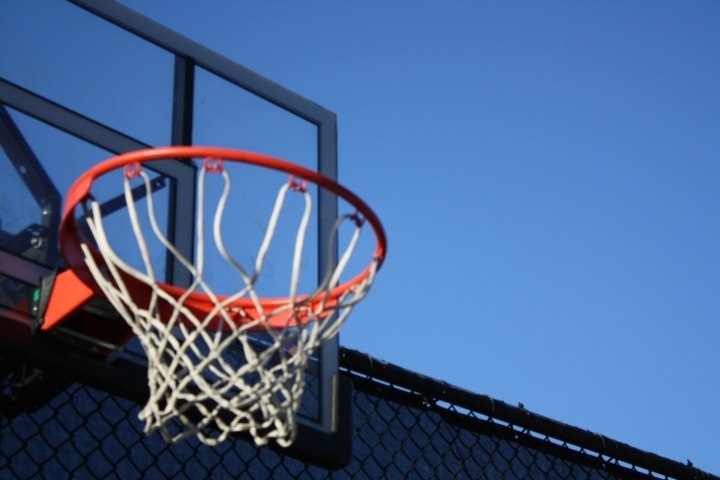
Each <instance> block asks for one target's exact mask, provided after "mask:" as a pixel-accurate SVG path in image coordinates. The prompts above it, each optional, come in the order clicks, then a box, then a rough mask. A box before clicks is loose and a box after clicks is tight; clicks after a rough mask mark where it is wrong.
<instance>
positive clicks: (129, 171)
mask: <svg viewBox="0 0 720 480" xmlns="http://www.w3.org/2000/svg"><path fill="white" fill-rule="evenodd" d="M140 170H142V166H141V165H140V163H139V162H135V163H131V164H129V165H125V177H126V178H127V179H128V180H132V179H133V178H135V177H137V176H138V175H140Z"/></svg>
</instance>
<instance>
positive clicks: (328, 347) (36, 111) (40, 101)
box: [0, 0, 351, 466]
mask: <svg viewBox="0 0 720 480" xmlns="http://www.w3.org/2000/svg"><path fill="white" fill-rule="evenodd" d="M70 3H71V4H74V5H75V6H77V7H79V8H82V9H83V10H85V11H87V12H89V13H91V14H93V15H95V16H97V17H99V18H101V19H103V20H105V21H107V22H110V23H111V24H114V25H116V26H118V27H120V28H122V29H124V30H126V31H128V32H130V33H132V34H134V35H136V36H138V37H141V38H143V39H144V40H146V41H148V42H150V43H151V44H154V45H155V46H158V47H160V48H162V49H164V50H165V51H167V52H170V53H171V54H172V55H173V56H174V72H173V92H172V118H171V119H170V122H171V138H170V139H169V143H170V144H173V145H190V144H192V143H193V126H194V125H193V115H194V112H193V105H194V102H195V72H196V71H197V69H198V68H202V69H204V70H206V71H208V72H210V73H212V74H214V75H217V76H218V77H220V78H222V79H224V80H226V81H228V82H230V83H231V84H233V85H237V86H238V87H240V88H241V89H243V90H245V91H247V92H250V93H252V94H253V95H256V96H258V97H260V98H262V99H264V100H266V101H268V102H270V103H272V104H274V105H276V106H278V107H280V108H282V109H283V110H285V111H287V112H289V113H291V114H292V115H295V116H297V117H299V118H301V119H303V120H305V121H307V122H309V123H311V124H313V125H314V126H315V127H316V129H317V171H319V172H320V173H322V174H323V175H325V176H327V177H329V178H331V179H335V180H336V179H337V119H336V115H335V114H334V113H333V112H331V111H329V110H327V109H325V108H324V107H321V106H320V105H318V104H316V103H314V102H312V101H310V100H308V99H306V98H304V97H302V96H300V95H298V94H296V93H294V92H292V91H290V90H288V89H287V88H285V87H283V86H281V85H279V84H277V83H275V82H273V81H271V80H269V79H267V78H265V77H263V76H261V75H259V74H257V73H255V72H253V71H251V70H249V69H247V68H246V67H243V66H242V65H239V64H237V63H236V62H234V61H232V60H230V59H228V58H226V57H223V56H222V55H219V54H218V53H216V52H213V51H212V50H210V49H208V48H206V47H204V46H202V45H200V44H198V43H196V42H194V41H192V40H190V39H188V38H186V37H184V36H182V35H180V34H178V33H176V32H174V31H172V30H170V29H168V28H166V27H164V26H162V25H160V24H159V23H157V22H155V21H153V20H151V19H149V18H147V17H144V16H143V15H140V14H138V13H137V12H135V11H133V10H131V9H130V8H128V7H125V6H123V5H121V4H120V3H117V2H114V1H110V0H99V1H98V0H70ZM0 107H9V108H12V109H14V110H17V111H18V112H21V113H23V114H26V115H28V116H30V117H32V118H34V119H37V120H39V121H41V122H43V123H45V124H47V125H49V126H52V127H54V128H57V129H59V130H62V131H64V132H66V133H68V134H70V135H72V136H74V137H77V138H78V139H81V140H83V141H85V142H88V143H89V144H92V145H95V146H98V147H101V148H103V149H105V150H108V151H109V152H112V153H115V154H121V153H125V152H128V151H132V150H137V149H141V148H146V147H148V146H152V145H148V144H146V143H144V142H142V141H139V140H137V139H135V138H132V137H130V136H128V135H126V134H123V133H121V132H119V131H117V130H115V129H113V128H111V127H108V126H106V125H104V124H103V123H100V122H97V121H95V120H93V119H91V118H89V117H87V116H85V115H82V114H80V113H77V112H76V111H74V110H72V109H69V108H67V107H65V106H63V105H61V104H59V103H57V102H54V101H52V100H49V99H48V98H45V97H43V96H42V95H39V94H37V93H35V92H32V91H30V90H27V89H25V88H23V87H22V86H20V85H17V84H15V83H13V82H10V81H8V80H5V79H3V78H1V77H0ZM157 171H158V172H159V173H161V174H163V175H165V176H167V177H169V178H171V179H173V180H174V181H173V182H171V183H170V188H171V192H170V195H171V196H172V198H173V200H174V201H173V203H172V204H171V211H170V212H169V218H168V233H169V235H171V236H172V237H173V238H171V240H172V241H173V242H174V244H175V245H176V246H177V247H178V249H179V250H180V251H181V252H184V253H185V254H186V255H188V257H189V258H190V257H192V252H193V244H192V238H193V231H192V229H193V223H194V222H193V221H192V218H188V212H194V205H195V193H194V187H193V186H191V185H194V182H195V168H194V167H193V166H192V164H190V163H188V162H181V161H176V162H162V164H159V165H157ZM178 192H182V194H179V193H178ZM64 193H65V192H60V194H64ZM318 197H319V198H318V204H319V205H318V217H317V218H318V236H317V238H318V243H319V245H318V251H319V252H328V250H330V249H334V251H333V252H331V255H332V256H330V257H329V256H328V255H327V254H325V253H323V254H319V255H318V257H317V261H318V267H317V268H318V270H317V271H318V272H324V271H325V270H326V264H327V262H328V261H331V262H335V261H337V247H331V243H330V238H331V237H330V235H329V233H330V231H331V230H332V225H333V223H334V221H335V218H336V217H337V215H338V208H337V198H336V197H335V195H334V194H332V193H331V192H327V191H324V190H320V191H319V192H318ZM58 214H59V212H58ZM190 217H191V216H190ZM0 255H1V256H2V262H0V274H3V275H8V276H11V277H14V278H24V279H25V280H30V281H32V280H34V281H35V282H37V284H39V281H40V279H39V278H37V274H38V273H41V272H42V273H43V274H44V275H47V274H48V273H50V272H49V271H47V270H49V269H47V267H45V266H43V265H39V264H37V265H36V264H34V263H33V262H31V261H30V260H28V259H26V258H23V257H21V256H19V255H16V254H14V253H12V252H9V251H5V250H2V251H0ZM333 257H334V258H333ZM28 266H32V267H33V268H32V269H29V268H28ZM30 272H32V273H30ZM166 278H167V279H168V280H169V281H171V282H172V283H174V284H176V285H179V286H187V285H189V283H190V281H191V279H190V278H189V275H188V272H187V271H186V270H184V269H182V268H178V266H177V265H175V264H173V262H172V261H169V262H168V264H167V265H166ZM3 316H4V317H6V318H9V316H10V314H9V313H7V312H6V314H5V315H3ZM14 321H16V322H18V321H19V322H20V323H22V319H20V318H18V316H17V315H16V316H15V319H14ZM21 330H22V331H23V333H22V334H21V335H20V336H19V337H15V339H14V340H22V341H20V342H19V343H18V342H9V341H6V339H5V340H2V341H0V344H2V346H3V348H11V349H13V350H14V351H17V352H22V354H23V355H24V356H26V357H27V358H28V359H30V361H32V362H34V363H37V364H38V366H41V368H42V366H45V367H47V366H48V365H47V362H45V360H47V358H48V353H47V352H53V351H57V352H58V353H59V354H60V352H62V348H63V345H67V342H66V341H64V340H63V339H62V337H63V336H64V335H65V334H64V333H62V332H59V333H58V332H56V333H52V334H49V335H44V334H43V335H36V334H32V333H31V332H25V330H24V329H21ZM52 345H55V346H52ZM40 346H41V347H40ZM41 351H42V353H41ZM338 352H339V342H338V339H337V338H335V339H333V340H331V341H329V342H326V343H325V344H324V345H323V346H322V347H321V350H320V352H319V356H320V358H321V359H322V361H321V362H320V367H321V375H320V377H321V379H322V382H323V385H322V386H321V392H322V398H321V399H320V402H322V405H323V408H321V410H320V412H321V418H320V419H319V421H318V423H314V422H308V421H301V422H300V427H299V432H298V439H297V441H296V442H295V444H294V445H293V447H291V448H290V449H288V450H287V451H288V453H291V454H296V455H298V456H301V457H302V458H304V459H312V458H315V461H317V462H322V463H325V464H326V465H335V466H341V465H343V464H344V463H346V462H347V461H349V459H350V452H351V436H350V428H349V423H350V396H351V393H350V392H349V391H348V386H347V385H346V383H345V382H341V381H340V376H339V375H338V368H339V365H338V362H339V359H338ZM65 353H66V354H67V353H69V352H65ZM51 355H52V354H51ZM73 355H80V356H83V354H82V353H78V352H76V353H73ZM43 359H45V360H43ZM85 360H86V361H92V362H94V364H97V368H96V369H95V370H97V371H98V372H105V373H99V375H100V376H103V375H105V374H107V373H108V372H107V371H106V370H107V369H110V370H109V371H110V372H112V371H113V369H116V370H117V371H116V372H115V373H120V369H126V366H122V367H113V366H112V365H105V366H102V365H101V364H102V361H101V360H100V359H88V358H85ZM49 363H50V364H52V363H53V362H49ZM40 364H42V365H40ZM55 368H57V369H59V370H63V371H62V372H59V373H62V374H64V375H67V374H70V375H74V373H77V372H73V370H72V368H71V365H66V366H65V367H62V366H57V367H55ZM91 370H92V369H91ZM91 376H92V375H91ZM85 377H87V376H80V377H78V378H85ZM122 377H125V375H122ZM97 381H98V382H100V383H101V384H103V385H105V388H111V389H112V388H113V387H112V382H110V387H108V384H107V381H103V380H101V379H100V378H99V377H98V379H97ZM121 383H124V382H121ZM118 388H119V390H118V392H120V393H119V394H122V389H123V388H127V387H125V386H123V385H119V386H118Z"/></svg>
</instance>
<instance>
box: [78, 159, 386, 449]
mask: <svg viewBox="0 0 720 480" xmlns="http://www.w3.org/2000/svg"><path fill="white" fill-rule="evenodd" d="M208 173H210V174H220V175H221V176H222V178H223V179H224V184H223V191H222V195H221V196H220V198H219V200H218V202H217V208H216V213H215V217H214V219H213V226H212V237H213V239H214V243H215V245H214V246H215V248H216V249H217V252H218V253H219V255H220V256H221V257H222V258H223V259H224V260H225V261H226V262H227V264H228V265H230V266H231V267H232V270H233V271H234V272H236V273H237V279H236V280H230V279H228V280H226V281H225V282H224V283H225V284H226V285H227V284H230V283H232V282H235V283H236V284H237V285H239V287H238V289H237V290H236V291H235V292H234V293H232V294H230V295H228V296H220V295H218V294H216V293H215V292H213V290H212V288H210V285H209V284H208V282H207V279H206V278H205V274H206V272H205V254H206V248H207V247H206V245H205V242H204V237H205V229H206V225H205V224H206V221H205V218H204V215H203V212H204V210H205V202H206V199H205V196H206V195H205V183H206V176H207V174H208ZM131 177H137V178H139V179H140V181H142V182H143V183H144V186H145V203H146V206H147V219H148V220H149V223H150V227H151V228H150V230H151V231H152V233H151V235H154V236H155V237H156V239H157V241H159V242H160V244H162V245H163V246H164V248H165V249H167V251H168V254H169V255H172V257H174V258H175V259H176V260H177V261H178V262H180V263H181V264H182V265H183V266H184V267H185V268H186V269H187V270H188V271H189V272H190V273H191V275H192V283H191V285H190V286H189V287H188V288H187V290H186V291H185V292H184V293H182V294H180V295H177V294H172V292H169V291H168V289H167V288H163V287H164V285H163V284H161V283H160V282H159V281H158V277H157V274H156V272H155V269H154V268H153V263H152V260H153V259H152V258H151V255H150V253H149V249H148V246H147V245H148V241H147V239H146V235H149V234H150V233H149V232H145V231H143V228H142V226H141V222H140V220H139V215H138V211H137V208H136V202H135V199H134V198H133V193H132V189H131V186H130V184H131V181H132V178H131ZM230 187H231V182H230V176H229V175H228V173H227V172H226V171H224V169H223V168H222V163H221V162H219V163H217V161H213V162H207V161H206V163H205V166H204V167H203V168H202V169H201V170H200V172H199V175H198V206H197V219H196V241H197V246H196V258H195V260H194V261H191V260H190V259H188V258H186V257H185V256H183V255H182V254H181V253H180V252H179V251H178V250H177V249H176V248H175V246H174V245H173V244H172V243H171V242H170V241H169V240H168V238H167V237H166V236H165V235H164V234H163V232H162V229H161V228H160V227H159V226H158V222H157V219H156V214H155V205H154V203H153V199H152V186H151V181H150V178H149V176H148V175H147V174H146V173H145V172H144V171H142V169H141V168H139V166H134V167H133V168H132V169H129V170H127V171H126V177H125V182H124V191H125V199H126V202H127V207H128V208H127V212H128V217H129V221H130V224H131V226H132V231H133V233H134V235H135V238H136V239H137V242H138V247H139V251H140V256H141V257H142V264H143V268H142V269H139V268H136V267H133V266H131V265H129V264H128V263H126V262H125V261H123V260H122V259H121V258H119V256H118V255H117V254H116V252H115V251H114V250H113V248H112V247H111V245H110V241H109V239H108V234H107V232H106V230H105V228H104V227H103V218H102V215H101V212H100V205H99V204H98V203H97V202H96V201H95V200H94V199H92V198H89V199H88V200H87V201H86V202H85V206H84V208H85V212H86V213H85V220H86V221H87V225H88V229H89V231H90V232H91V234H92V237H93V239H94V242H95V244H96V248H97V250H98V251H99V252H100V256H99V257H98V255H97V253H96V252H95V253H94V252H93V250H94V248H92V247H90V246H89V245H87V244H82V245H81V247H82V249H83V252H84V254H85V260H86V263H87V265H88V268H89V270H90V271H91V273H92V275H93V276H94V278H95V280H96V281H97V283H98V285H99V287H100V288H101V290H102V292H103V293H104V294H105V296H106V297H107V298H108V300H109V301H110V302H111V303H112V305H113V306H114V307H115V308H116V309H117V310H118V312H120V314H121V315H122V316H123V318H124V319H125V320H126V321H127V323H128V324H129V325H130V327H131V328H132V330H133V332H134V334H135V335H137V337H138V338H139V339H140V342H141V344H142V347H143V349H144V350H145V353H146V354H147V359H148V383H149V387H150V397H149V399H148V402H147V405H146V406H145V408H144V409H143V410H142V412H141V413H140V418H141V419H143V420H144V421H145V431H146V432H148V433H149V432H152V431H155V430H158V431H160V433H161V434H162V436H163V437H164V438H165V440H167V441H168V442H176V441H178V440H181V439H183V438H186V437H188V436H191V435H196V436H197V437H198V438H199V439H200V440H201V441H202V442H203V443H206V444H209V445H215V444H217V443H219V442H221V441H223V440H224V439H225V438H226V437H227V435H229V434H231V433H238V432H248V433H250V435H252V437H253V438H254V440H255V443H256V444H258V445H263V444H266V443H267V442H268V441H270V440H274V441H276V442H277V443H278V444H279V445H281V446H288V445H290V444H291V443H292V441H293V438H294V434H295V431H296V414H297V411H298V408H299V407H300V401H301V397H302V394H303V391H304V388H305V383H304V374H305V368H306V366H307V364H308V360H309V359H310V357H311V355H312V354H313V352H314V351H315V349H316V348H317V347H318V346H319V345H320V344H321V343H323V342H324V341H326V340H328V339H330V338H332V337H333V336H334V335H336V334H337V332H338V330H339V329H340V327H341V326H342V324H343V322H344V321H345V319H346V318H347V317H348V315H349V314H350V312H351V310H352V308H353V306H354V305H355V304H357V302H358V301H360V300H361V299H362V298H363V297H364V296H365V295H366V293H367V291H368V290H369V288H370V285H371V284H372V281H373V278H374V274H375V270H376V268H377V261H376V260H373V262H372V263H371V266H370V274H369V275H368V276H367V278H365V279H364V281H362V282H361V283H359V284H358V285H356V286H355V287H354V288H352V289H350V290H349V291H348V292H345V294H344V295H343V296H341V297H340V298H337V299H335V298H332V297H331V291H332V289H333V288H334V287H336V286H337V284H338V282H339V281H340V277H341V275H342V273H343V270H344V269H345V267H346V265H347V264H348V260H349V258H350V256H351V255H352V253H353V251H354V249H355V247H356V245H357V243H358V238H359V235H360V232H361V229H362V222H361V221H359V220H358V217H357V215H346V216H343V217H341V218H339V219H338V221H337V222H336V223H335V225H334V227H333V232H332V236H333V238H335V237H336V236H337V232H338V229H339V228H340V225H341V224H344V223H346V222H350V223H351V224H352V227H351V228H352V229H353V232H352V234H351V235H350V240H349V241H348V244H347V246H346V247H345V248H344V250H343V252H342V254H341V256H340V260H339V261H338V262H337V264H335V265H330V266H329V268H328V271H327V272H324V273H325V274H324V279H323V281H322V282H321V285H320V286H319V287H318V288H317V289H316V290H315V291H314V292H313V293H312V294H310V295H299V293H298V284H299V278H300V269H301V265H302V252H303V245H304V242H305V237H306V233H307V227H308V224H309V220H310V216H311V212H312V197H311V195H310V194H309V193H308V192H307V191H306V189H305V188H304V186H302V185H301V184H299V183H297V182H296V181H295V180H294V179H292V178H291V180H290V181H289V182H287V183H285V184H284V185H283V186H282V187H281V188H280V189H279V191H278V194H277V197H276V200H275V204H274V207H273V210H272V213H271V215H270V219H269V221H268V225H267V228H266V231H265V235H264V238H263V240H262V242H261V245H260V248H259V250H258V253H257V256H256V257H255V261H254V265H253V268H252V269H251V270H250V269H246V268H244V267H243V266H241V264H240V262H239V261H237V260H236V259H235V258H234V257H233V256H231V255H230V254H229V253H228V249H227V248H226V246H225V243H224V240H223V236H222V232H221V223H222V219H223V215H224V213H225V210H226V205H227V200H228V196H229V192H230ZM288 194H300V195H302V196H303V198H304V202H305V207H304V210H303V212H302V215H301V218H300V222H299V226H298V230H297V235H296V238H295V241H294V253H293V258H292V269H291V274H290V285H289V291H288V293H287V298H286V301H284V302H282V303H273V304H272V307H268V306H267V305H268V304H266V303H263V301H262V299H261V298H260V297H259V295H258V293H257V292H256V285H257V282H258V279H259V278H260V277H261V275H262V272H263V266H264V262H265V259H266V257H267V253H268V251H269V249H270V248H271V244H272V240H273V237H274V235H275V232H276V229H277V225H278V221H279V219H280V213H281V211H282V209H283V206H284V204H285V201H286V197H287V196H288ZM328 263H331V262H328ZM138 285H140V286H141V287H142V288H138ZM198 293H202V294H204V295H205V296H206V297H207V299H208V302H209V304H210V305H211V308H209V309H206V310H203V311H200V310H199V309H198V308H196V302H197V294H198ZM239 300H243V301H244V302H245V303H243V304H242V305H240V306H239V302H238V301H239ZM271 323H273V324H274V325H273V327H272V328H271V325H270V324H271ZM278 324H280V325H278ZM258 332H260V333H258ZM259 338H262V341H260V340H258V339H259Z"/></svg>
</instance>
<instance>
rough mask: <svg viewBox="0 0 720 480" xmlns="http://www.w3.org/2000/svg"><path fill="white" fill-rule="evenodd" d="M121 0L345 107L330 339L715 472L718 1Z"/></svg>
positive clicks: (719, 394) (334, 106)
mask: <svg viewBox="0 0 720 480" xmlns="http://www.w3.org/2000/svg"><path fill="white" fill-rule="evenodd" d="M123 3H125V4H127V5H129V6H131V7H133V8H135V9H137V10H138V11H140V12H141V13H143V14H145V15H147V16H149V17H151V18H153V19H155V20H157V21H159V22H160V23H163V24H165V25H167V26H169V27H171V28H172V29H174V30H177V31H179V32H181V33H183V34H185V35H186V36H188V37H190V38H192V39H194V40H196V41H198V42H200V43H202V44H204V45H206V46H208V47H210V48H212V49H214V50H216V51H218V52H220V53H221V54H223V55H225V56H227V57H230V58H231V59H233V60H235V61H237V62H239V63H241V64H243V65H245V66H247V67H249V68H251V69H253V70H255V71H256V72H258V73H260V74H262V75H264V76H266V77H268V78H270V79H272V80H274V81H276V82H278V83H280V84H282V85H284V86H286V87H288V88H290V89H291V90H293V91H296V92H297V93H299V94H301V95H303V96H305V97H308V98H310V99H312V100H314V101H316V102H317V103H319V104H321V105H323V106H325V107H327V108H329V109H330V110H332V111H334V112H335V113H337V115H338V118H339V155H340V179H341V181H342V183H344V184H345V185H347V186H348V187H350V188H351V189H353V190H354V191H355V192H357V193H358V194H359V195H360V196H361V197H363V198H364V199H365V200H366V201H367V202H368V203H369V204H370V205H372V206H373V207H374V209H375V210H376V211H377V213H378V214H379V215H380V217H381V219H382V220H383V222H384V224H385V227H386V229H387V233H388V236H389V240H390V248H389V256H388V260H387V262H386V264H385V266H384V268H383V270H382V272H381V273H380V275H379V276H378V280H377V283H376V286H375V288H374V290H373V291H372V292H371V294H370V296H369V297H368V298H367V299H366V300H365V302H364V303H363V304H362V305H361V306H360V307H358V308H357V310H356V311H355V313H354V314H353V316H352V317H351V318H350V320H349V323H348V324H347V326H346V328H345V329H344V331H343V333H342V336H341V342H342V343H343V344H344V345H345V346H347V347H350V348H354V349H358V350H361V351H364V352H367V353H370V354H372V355H373V356H375V357H378V358H381V359H385V360H388V361H390V362H393V363H397V364H399V365H402V366H404V367H406V368H409V369H412V370H415V371H418V372H421V373H423V374H426V375H429V376H432V377H436V378H439V379H442V380H445V381H448V382H450V383H453V384H456V385H458V386H461V387H464V388H466V389H469V390H473V391H476V392H480V393H486V394H489V395H491V396H494V397H496V398H498V399H501V400H503V401H506V402H509V403H517V402H522V403H523V404H524V405H525V406H526V407H527V408H528V409H530V410H533V411H535V412H537V413H540V414H542V415H546V416H549V417H552V418H554V419H557V420H560V421H563V422H566V423H569V424H573V425H577V426H580V427H582V428H586V429H588V430H592V431H597V432H600V433H602V434H604V435H607V436H609V437H612V438H615V439H617V440H620V441H622V442H625V443H629V444H631V445H633V446H636V447H638V448H641V449H645V450H650V451H652V452H655V453H657V454H660V455H663V456H667V457H670V458H672V459H675V460H679V461H682V462H684V461H685V460H686V459H691V460H692V461H693V463H694V464H695V465H696V466H698V467H700V468H703V469H707V470H709V471H711V472H714V473H720V454H718V452H720V409H718V408H717V406H718V405H719V404H720V349H719V348H718V346H719V345H720V136H719V135H718V131H720V54H718V52H720V28H718V26H720V4H718V3H717V2H709V1H708V2H699V1H693V2H679V1H678V2H667V1H637V2H627V1H624V2H621V1H607V2H590V1H577V2H559V1H548V2H529V1H507V2H499V1H494V2H470V1H454V2H441V1H434V2H430V1H424V2H407V1H394V2H382V3H381V2H376V3H374V4H373V3H367V2H363V3H360V2H355V3H351V2H330V1H318V2H312V3H309V2H308V3H304V2H303V3H301V2H287V1H285V2H283V1H276V2H254V1H253V2H235V1H232V2H231V1H226V2H220V1H211V2H204V3H202V4H201V3H200V2H197V3H195V2H187V1H183V2H177V1H169V0H164V1H155V2H141V1H137V0H132V1H130V0H126V1H124V2H123Z"/></svg>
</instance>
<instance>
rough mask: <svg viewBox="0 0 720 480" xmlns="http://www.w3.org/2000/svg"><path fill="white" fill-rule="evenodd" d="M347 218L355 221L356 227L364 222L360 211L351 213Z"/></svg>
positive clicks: (359, 226)
mask: <svg viewBox="0 0 720 480" xmlns="http://www.w3.org/2000/svg"><path fill="white" fill-rule="evenodd" d="M349 218H350V220H352V221H353V222H355V226H356V227H358V228H361V227H362V226H363V225H364V224H365V217H363V216H362V215H361V214H360V212H355V213H353V214H352V215H350V217H349Z"/></svg>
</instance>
